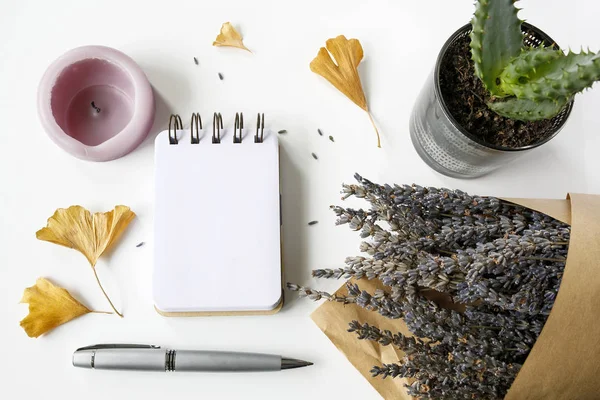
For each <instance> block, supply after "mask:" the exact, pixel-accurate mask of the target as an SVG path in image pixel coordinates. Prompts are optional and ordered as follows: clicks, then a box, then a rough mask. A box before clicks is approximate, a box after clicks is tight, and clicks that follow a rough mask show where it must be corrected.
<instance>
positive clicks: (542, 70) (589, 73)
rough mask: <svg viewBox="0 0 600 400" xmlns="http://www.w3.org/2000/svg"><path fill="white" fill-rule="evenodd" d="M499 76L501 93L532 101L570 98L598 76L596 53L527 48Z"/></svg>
mask: <svg viewBox="0 0 600 400" xmlns="http://www.w3.org/2000/svg"><path fill="white" fill-rule="evenodd" d="M526 53H532V54H531V55H529V54H526ZM552 53H554V54H552ZM517 69H519V70H521V71H523V73H521V74H519V73H518V71H517ZM500 80H501V83H500V88H501V90H500V91H501V92H502V93H503V94H505V95H512V96H516V97H518V98H521V99H531V100H536V101H542V100H556V99H559V98H561V97H565V98H570V97H572V96H573V95H574V94H576V93H578V92H580V91H582V90H583V89H585V88H589V87H591V86H592V85H593V84H594V82H596V81H598V80H600V53H592V52H587V53H586V52H581V53H573V52H569V54H564V53H562V52H557V51H552V50H538V49H535V50H529V51H526V52H525V54H523V53H522V54H521V55H520V56H519V57H517V58H516V59H514V60H513V61H512V62H511V63H510V64H509V65H508V66H507V67H506V68H505V69H504V71H503V72H502V74H501V76H500Z"/></svg>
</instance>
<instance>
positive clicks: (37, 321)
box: [21, 278, 94, 337]
mask: <svg viewBox="0 0 600 400" xmlns="http://www.w3.org/2000/svg"><path fill="white" fill-rule="evenodd" d="M21 303H29V314H28V315H27V316H26V317H25V318H24V319H23V320H22V321H21V327H22V328H23V329H24V330H25V332H26V333H27V335H28V336H29V337H38V336H40V335H43V334H44V333H46V332H48V331H51V330H52V329H54V328H56V327H57V326H59V325H62V324H64V323H66V322H69V321H71V320H72V319H75V318H77V317H80V316H82V315H84V314H87V313H91V312H94V311H92V310H90V309H89V308H87V307H86V306H84V305H83V304H81V303H80V302H78V301H77V300H75V299H74V298H73V296H71V294H70V293H69V292H67V290H66V289H63V288H61V287H58V286H54V285H53V284H52V283H51V282H50V281H49V280H47V279H45V278H38V280H37V281H36V282H35V285H33V286H32V287H28V288H27V289H25V291H24V292H23V298H22V299H21Z"/></svg>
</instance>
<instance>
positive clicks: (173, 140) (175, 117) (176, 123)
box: [169, 114, 183, 144]
mask: <svg viewBox="0 0 600 400" xmlns="http://www.w3.org/2000/svg"><path fill="white" fill-rule="evenodd" d="M171 126H173V136H171ZM177 129H183V122H181V117H180V116H179V114H171V117H170V118H169V144H177V143H179V141H178V140H177Z"/></svg>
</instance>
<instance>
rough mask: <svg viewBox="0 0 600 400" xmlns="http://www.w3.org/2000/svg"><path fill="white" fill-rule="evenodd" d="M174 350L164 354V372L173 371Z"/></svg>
mask: <svg viewBox="0 0 600 400" xmlns="http://www.w3.org/2000/svg"><path fill="white" fill-rule="evenodd" d="M176 353H177V352H176V351H175V350H167V352H166V353H165V371H175V355H176Z"/></svg>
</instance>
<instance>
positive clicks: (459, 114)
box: [439, 36, 553, 148]
mask: <svg viewBox="0 0 600 400" xmlns="http://www.w3.org/2000/svg"><path fill="white" fill-rule="evenodd" d="M470 42H471V39H470V38H469V36H465V37H463V38H459V39H458V40H456V41H455V42H454V43H453V44H452V45H451V46H450V48H448V50H447V51H446V54H445V56H444V58H443V60H442V64H441V66H440V75H439V82H440V88H441V91H442V96H443V98H444V102H445V103H446V106H447V107H448V110H449V111H450V113H451V114H452V116H453V117H454V119H455V120H456V121H457V122H458V123H459V124H460V125H461V126H462V127H463V128H464V129H466V130H467V131H468V132H469V133H470V134H472V135H474V136H477V137H479V138H481V140H483V141H484V142H485V143H489V144H490V145H493V146H500V147H508V148H519V147H524V146H529V145H533V144H536V143H538V142H541V141H543V140H544V139H545V138H546V137H548V135H549V134H552V132H553V129H552V125H553V121H552V120H542V121H535V122H524V121H516V120H513V119H510V118H505V117H502V116H500V115H498V114H496V113H495V112H493V111H492V110H490V109H489V108H488V107H487V105H486V104H485V103H486V99H489V94H488V92H487V91H486V89H485V88H484V86H483V84H482V83H481V81H480V80H479V78H478V77H477V76H475V69H474V66H473V62H472V61H471V48H470V47H469V43H470Z"/></svg>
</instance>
